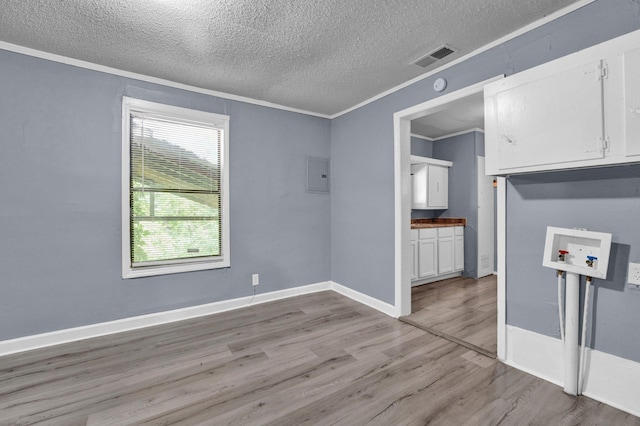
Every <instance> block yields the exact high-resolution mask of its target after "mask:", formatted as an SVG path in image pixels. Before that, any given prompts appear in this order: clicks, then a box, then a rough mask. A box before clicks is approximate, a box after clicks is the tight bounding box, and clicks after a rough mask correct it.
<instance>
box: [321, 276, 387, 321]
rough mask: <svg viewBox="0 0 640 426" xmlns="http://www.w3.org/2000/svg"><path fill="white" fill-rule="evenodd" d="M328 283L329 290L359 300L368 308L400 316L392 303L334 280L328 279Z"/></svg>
mask: <svg viewBox="0 0 640 426" xmlns="http://www.w3.org/2000/svg"><path fill="white" fill-rule="evenodd" d="M330 283H331V290H333V291H335V292H336V293H340V294H342V295H343V296H346V297H348V298H349V299H352V300H355V301H356V302H360V303H362V304H363V305H366V306H369V307H370V308H373V309H375V310H378V311H380V312H382V313H383V314H387V315H389V316H390V317H393V318H398V317H399V316H400V314H399V313H398V311H397V309H396V307H395V306H393V305H390V304H388V303H386V302H383V301H381V300H378V299H376V298H373V297H371V296H367V295H366V294H364V293H360V292H359V291H355V290H352V289H350V288H349V287H345V286H343V285H341V284H338V283H336V282H333V281H330Z"/></svg>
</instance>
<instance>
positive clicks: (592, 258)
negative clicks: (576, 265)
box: [587, 256, 598, 260]
mask: <svg viewBox="0 0 640 426" xmlns="http://www.w3.org/2000/svg"><path fill="white" fill-rule="evenodd" d="M587 259H589V260H598V258H597V257H595V256H587Z"/></svg>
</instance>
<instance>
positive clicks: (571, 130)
mask: <svg viewBox="0 0 640 426" xmlns="http://www.w3.org/2000/svg"><path fill="white" fill-rule="evenodd" d="M603 67H604V64H603V61H594V62H590V63H587V64H585V65H582V66H578V67H575V68H572V69H569V70H565V71H562V72H558V73H555V74H553V75H545V74H547V73H548V72H549V68H548V67H547V68H545V73H544V74H542V75H540V74H535V75H534V76H533V77H531V76H529V77H527V78H531V80H530V81H523V82H522V84H518V85H515V86H513V87H509V88H507V89H506V90H503V91H497V92H496V93H495V95H494V96H493V97H492V98H491V99H490V101H492V102H494V103H495V104H494V106H493V107H494V108H493V114H492V117H491V118H492V119H494V120H496V123H495V124H494V125H493V126H487V127H488V129H493V130H494V131H495V132H496V133H497V134H488V135H487V141H488V142H489V143H493V144H497V157H498V161H497V165H498V169H499V170H507V171H508V170H510V169H517V168H521V167H533V166H540V165H548V164H561V163H567V162H574V161H583V160H591V159H597V158H602V157H603V156H604V148H603V143H604V142H603V141H602V138H603V136H604V121H603V97H602V68H603ZM514 77H515V76H514ZM523 78H524V77H523ZM505 80H506V79H505ZM516 81H517V79H516ZM497 83H501V82H497Z"/></svg>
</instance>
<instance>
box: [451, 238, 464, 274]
mask: <svg viewBox="0 0 640 426" xmlns="http://www.w3.org/2000/svg"><path fill="white" fill-rule="evenodd" d="M453 246H454V254H453V259H454V261H453V263H454V264H453V269H454V270H455V271H462V270H463V269H464V236H461V235H456V237H455V238H454V241H453Z"/></svg>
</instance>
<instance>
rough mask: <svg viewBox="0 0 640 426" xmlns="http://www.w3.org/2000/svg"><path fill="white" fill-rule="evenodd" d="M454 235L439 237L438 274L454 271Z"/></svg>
mask: <svg viewBox="0 0 640 426" xmlns="http://www.w3.org/2000/svg"><path fill="white" fill-rule="evenodd" d="M453 252H454V250H453V237H443V238H438V275H442V274H448V273H449V272H453Z"/></svg>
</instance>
